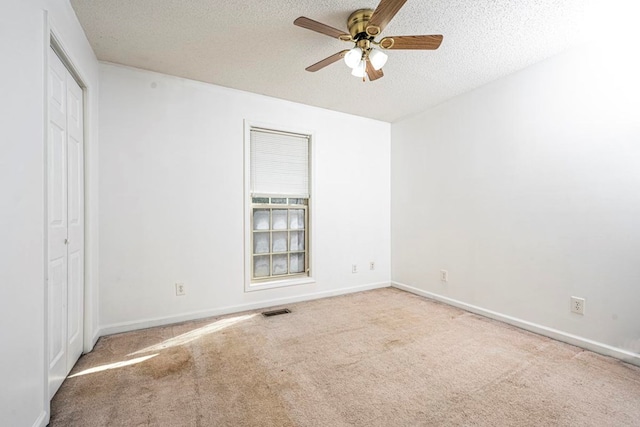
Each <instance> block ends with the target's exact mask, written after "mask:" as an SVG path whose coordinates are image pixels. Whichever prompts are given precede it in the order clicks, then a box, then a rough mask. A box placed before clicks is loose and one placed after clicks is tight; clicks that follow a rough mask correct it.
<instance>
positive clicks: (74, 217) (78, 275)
mask: <svg viewBox="0 0 640 427" xmlns="http://www.w3.org/2000/svg"><path fill="white" fill-rule="evenodd" d="M83 158H84V155H83V123H82V89H80V86H79V85H78V83H76V81H75V80H74V79H73V77H72V76H71V75H70V74H69V73H68V72H67V236H68V237H67V240H68V241H67V257H68V260H67V265H68V268H67V304H68V305H67V373H68V372H69V371H70V370H71V368H72V367H73V365H75V363H76V361H77V360H78V358H79V357H80V355H81V354H82V344H83V343H82V335H83V333H82V332H83V321H84V316H83V312H84V307H83V303H84V185H83V184H84V177H83V163H84V162H83Z"/></svg>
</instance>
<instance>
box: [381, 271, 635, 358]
mask: <svg viewBox="0 0 640 427" xmlns="http://www.w3.org/2000/svg"><path fill="white" fill-rule="evenodd" d="M391 286H392V287H394V288H398V289H402V290H403V291H407V292H411V293H412V294H416V295H420V296H423V297H425V298H429V299H433V300H436V301H440V302H443V303H445V304H448V305H452V306H454V307H458V308H461V309H463V310H466V311H470V312H472V313H476V314H479V315H481V316H485V317H489V318H491V319H494V320H499V321H501V322H504V323H508V324H510V325H513V326H517V327H518V328H522V329H525V330H527V331H530V332H534V333H536V334H540V335H544V336H546V337H549V338H553V339H555V340H558V341H562V342H566V343H567V344H571V345H575V346H577V347H581V348H585V349H587V350H590V351H593V352H594V353H599V354H603V355H605V356H611V357H615V358H616V359H620V360H622V361H624V362H627V363H631V364H634V365H638V366H640V354H638V353H633V352H630V351H627V350H623V349H621V348H617V347H612V346H610V345H607V344H603V343H600V342H597V341H592V340H590V339H587V338H583V337H579V336H577V335H572V334H569V333H567V332H563V331H559V330H557V329H553V328H548V327H546V326H542V325H538V324H536V323H532V322H527V321H526V320H522V319H518V318H515V317H511V316H507V315H505V314H502V313H498V312H495V311H491V310H487V309H484V308H482V307H477V306H475V305H471V304H467V303H465V302H462V301H458V300H455V299H452V298H447V297H444V296H442V295H438V294H434V293H431V292H428V291H424V290H422V289H418V288H415V287H413V286H409V285H405V284H404V283H399V282H394V281H392V282H391Z"/></svg>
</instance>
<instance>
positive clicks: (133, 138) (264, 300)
mask: <svg viewBox="0 0 640 427" xmlns="http://www.w3.org/2000/svg"><path fill="white" fill-rule="evenodd" d="M100 85H101V88H100V93H101V97H100V111H101V116H100V141H101V148H100V150H101V152H100V170H101V176H100V235H101V240H100V304H101V305H100V324H101V326H102V331H103V333H111V332H115V331H121V330H128V329H132V328H137V327H142V326H148V325H154V324H162V323H167V322H173V321H178V320H183V319H188V318H193V317H200V316H205V315H211V314H216V313H222V312H228V311H237V310H242V309H247V308H250V307H257V306H266V305H270V304H276V303H282V302H287V301H293V300H297V299H303V298H312V297H318V296H326V295H330V294H335V293H343V292H347V291H355V290H360V289H366V288H368V287H372V286H381V285H385V286H388V284H389V278H390V266H389V264H390V255H389V247H390V241H389V239H390V226H389V224H390V218H389V215H390V214H389V198H390V195H389V185H390V184H389V182H390V181H389V170H390V165H389V155H390V154H389V149H390V147H389V144H390V125H389V124H388V123H384V122H379V121H375V120H370V119H364V118H361V117H355V116H350V115H346V114H343V113H337V112H332V111H328V110H323V109H319V108H314V107H309V106H304V105H301V104H295V103H292V102H288V101H282V100H278V99H274V98H269V97H265V96H261V95H256V94H251V93H246V92H241V91H236V90H230V89H226V88H222V87H218V86H213V85H208V84H203V83H198V82H194V81H189V80H184V79H180V78H176V77H170V76H166V75H161V74H156V73H151V72H147V71H142V70H136V69H132V68H126V67H121V66H117V65H112V64H101V74H100ZM244 120H250V121H254V122H262V123H270V124H273V125H274V126H283V127H293V128H299V129H307V130H310V131H313V132H315V140H314V144H315V152H314V166H315V176H314V178H315V194H314V195H313V198H314V201H315V224H314V225H315V228H314V230H313V232H314V234H313V236H314V241H315V251H314V255H313V256H314V261H315V264H314V277H315V279H316V284H314V285H300V286H292V287H287V288H278V289H272V290H260V291H255V292H248V293H246V292H245V291H244V264H243V256H244V250H245V249H244V244H243V242H244V230H243V217H244V214H243V197H244V196H243V188H244V187H243V173H244V172H243V138H244V135H243V132H244ZM369 261H375V262H376V267H377V268H376V270H375V271H369V270H368V264H369ZM353 263H357V264H358V266H359V268H360V272H359V273H357V274H352V273H351V264H353ZM176 282H183V283H185V285H186V291H187V295H186V296H181V297H176V296H175V288H174V284H175V283H176Z"/></svg>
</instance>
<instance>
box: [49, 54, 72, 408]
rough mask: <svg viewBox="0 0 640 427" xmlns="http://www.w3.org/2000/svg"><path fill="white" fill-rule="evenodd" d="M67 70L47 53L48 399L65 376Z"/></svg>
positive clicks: (52, 55) (58, 60)
mask: <svg viewBox="0 0 640 427" xmlns="http://www.w3.org/2000/svg"><path fill="white" fill-rule="evenodd" d="M66 74H67V70H66V68H65V67H64V65H63V64H62V62H61V61H60V59H58V57H57V56H56V54H55V53H54V52H53V51H51V50H50V51H49V109H48V112H49V125H48V127H49V132H48V135H49V138H48V141H47V156H48V161H47V167H48V168H47V182H48V191H47V193H48V194H47V197H48V201H47V203H48V206H49V209H48V221H47V222H48V225H49V227H48V228H49V230H48V248H47V249H48V252H47V253H48V266H49V267H48V272H47V273H48V275H47V290H48V299H49V304H48V319H47V320H48V325H49V326H48V329H49V330H48V343H49V344H48V345H49V352H48V353H49V397H51V396H53V394H54V393H55V392H56V391H57V390H58V388H59V387H60V385H61V384H62V381H64V378H65V376H66V375H67V353H66V349H67V247H66V239H67V102H66V99H67V97H66V92H67V89H66V87H67V77H66Z"/></svg>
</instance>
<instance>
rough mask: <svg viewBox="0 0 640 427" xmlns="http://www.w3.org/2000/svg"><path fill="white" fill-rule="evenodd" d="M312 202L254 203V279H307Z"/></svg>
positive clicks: (269, 200)
mask: <svg viewBox="0 0 640 427" xmlns="http://www.w3.org/2000/svg"><path fill="white" fill-rule="evenodd" d="M308 202H309V201H308V199H304V198H287V197H254V198H253V199H252V230H251V236H252V239H251V240H252V245H251V247H252V278H253V280H256V281H258V280H270V279H276V278H286V277H290V276H298V275H307V272H308V264H309V262H308V250H307V248H308V246H309V245H308V224H309V221H308V210H307V207H308Z"/></svg>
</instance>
